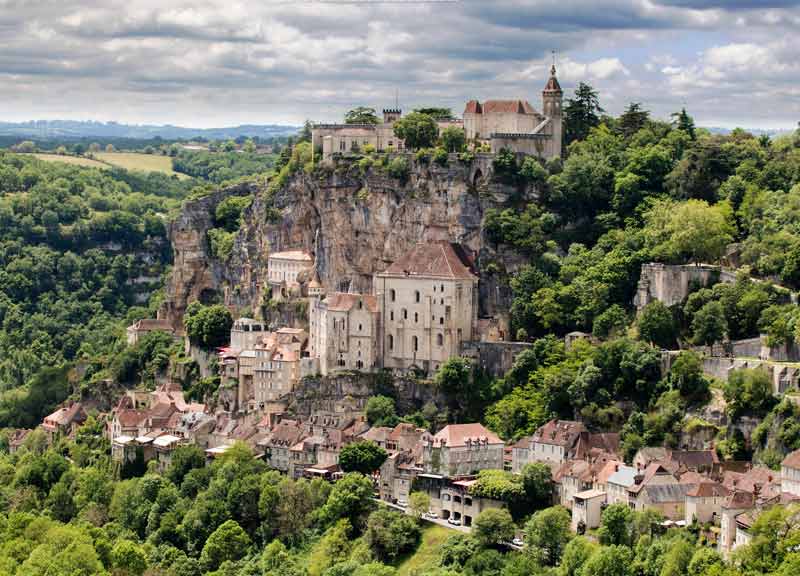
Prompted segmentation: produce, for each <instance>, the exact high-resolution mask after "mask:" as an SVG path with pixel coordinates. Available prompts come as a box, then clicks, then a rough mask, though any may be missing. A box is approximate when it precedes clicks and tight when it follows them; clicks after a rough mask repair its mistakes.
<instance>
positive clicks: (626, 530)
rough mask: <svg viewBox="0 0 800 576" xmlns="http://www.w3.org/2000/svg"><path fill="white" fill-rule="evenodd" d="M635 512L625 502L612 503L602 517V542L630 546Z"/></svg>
mask: <svg viewBox="0 0 800 576" xmlns="http://www.w3.org/2000/svg"><path fill="white" fill-rule="evenodd" d="M632 520H633V512H632V511H631V509H630V508H629V507H628V506H627V504H624V503H621V502H620V503H617V504H611V505H610V506H608V507H607V508H606V509H605V510H603V514H602V515H601V517H600V529H599V530H598V536H599V538H600V542H601V543H602V544H606V545H609V544H621V545H624V546H630V544H631V538H632V527H633V522H632Z"/></svg>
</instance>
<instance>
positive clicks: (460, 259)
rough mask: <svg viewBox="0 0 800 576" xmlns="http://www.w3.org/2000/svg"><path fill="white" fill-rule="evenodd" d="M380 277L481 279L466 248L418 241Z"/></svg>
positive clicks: (445, 242) (457, 245)
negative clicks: (419, 242)
mask: <svg viewBox="0 0 800 576" xmlns="http://www.w3.org/2000/svg"><path fill="white" fill-rule="evenodd" d="M378 276H381V277H383V276H393V277H401V278H405V277H409V276H417V277H420V278H436V279H438V278H443V279H449V280H477V276H476V275H475V273H474V271H473V263H472V260H471V258H470V257H469V256H468V255H467V252H466V250H464V248H463V247H462V246H461V245H460V244H455V243H451V242H447V241H439V242H428V243H424V244H417V245H416V246H415V247H414V248H413V249H412V250H411V251H410V252H406V253H405V254H403V255H402V256H401V257H400V258H398V259H397V260H395V261H394V262H393V263H392V265H391V266H389V267H388V268H387V269H386V270H384V271H383V272H381V273H380V274H378Z"/></svg>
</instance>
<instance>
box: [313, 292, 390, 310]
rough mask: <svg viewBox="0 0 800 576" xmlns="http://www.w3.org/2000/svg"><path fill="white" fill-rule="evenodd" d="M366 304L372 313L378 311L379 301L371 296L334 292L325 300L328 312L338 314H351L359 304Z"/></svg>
mask: <svg viewBox="0 0 800 576" xmlns="http://www.w3.org/2000/svg"><path fill="white" fill-rule="evenodd" d="M359 300H360V301H362V302H364V306H366V308H367V310H369V311H370V312H377V311H378V301H377V299H376V298H375V296H372V295H370V294H348V293H345V292H332V293H330V294H328V296H327V297H326V298H325V302H326V303H327V305H328V310H333V311H336V312H349V311H350V310H351V309H352V308H353V306H355V305H356V304H358V302H359Z"/></svg>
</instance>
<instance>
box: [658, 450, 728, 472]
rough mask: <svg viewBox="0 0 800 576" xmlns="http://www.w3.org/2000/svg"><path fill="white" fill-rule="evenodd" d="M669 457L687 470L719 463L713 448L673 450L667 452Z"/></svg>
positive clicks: (710, 466)
mask: <svg viewBox="0 0 800 576" xmlns="http://www.w3.org/2000/svg"><path fill="white" fill-rule="evenodd" d="M669 459H670V460H672V461H673V462H677V463H678V464H680V465H682V466H685V467H686V468H687V469H688V470H699V469H701V468H712V467H713V466H714V464H717V463H719V457H718V456H717V452H716V451H715V450H673V451H672V452H670V453H669Z"/></svg>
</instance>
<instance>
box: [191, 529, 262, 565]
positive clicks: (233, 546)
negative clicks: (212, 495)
mask: <svg viewBox="0 0 800 576" xmlns="http://www.w3.org/2000/svg"><path fill="white" fill-rule="evenodd" d="M249 547H250V537H249V536H248V535H247V533H246V532H245V531H244V530H242V527H241V526H239V524H238V523H237V522H236V521H235V520H228V521H227V522H224V523H223V524H222V525H220V526H219V527H218V528H217V529H216V530H214V532H213V533H212V534H211V536H209V537H208V540H206V544H205V546H203V552H202V553H201V554H200V563H201V564H202V565H203V567H204V568H205V570H206V571H208V572H212V571H214V570H216V569H217V568H219V566H220V564H222V563H223V562H225V561H226V560H230V561H232V562H235V561H236V560H239V559H240V558H244V556H246V555H247V551H248V548H249Z"/></svg>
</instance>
